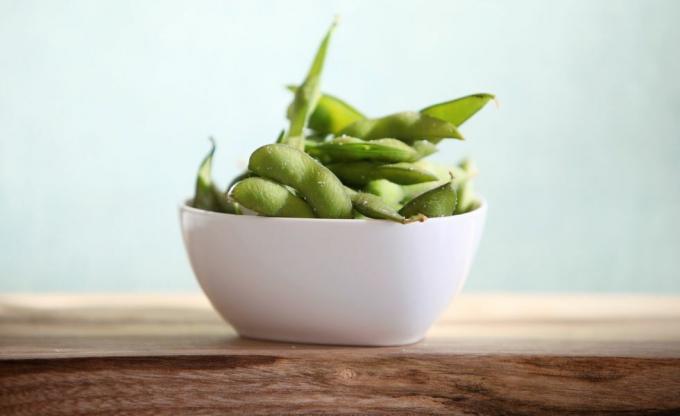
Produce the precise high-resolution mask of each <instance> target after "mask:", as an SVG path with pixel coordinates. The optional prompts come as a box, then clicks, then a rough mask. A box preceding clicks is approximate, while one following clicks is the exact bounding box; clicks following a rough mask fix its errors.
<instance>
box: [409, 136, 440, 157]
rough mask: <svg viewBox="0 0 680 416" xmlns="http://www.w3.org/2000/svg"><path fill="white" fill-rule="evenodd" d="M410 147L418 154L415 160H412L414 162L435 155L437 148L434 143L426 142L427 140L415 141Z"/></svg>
mask: <svg viewBox="0 0 680 416" xmlns="http://www.w3.org/2000/svg"><path fill="white" fill-rule="evenodd" d="M411 147H413V149H414V150H415V151H416V153H417V154H418V156H417V157H416V159H414V161H415V160H418V159H422V158H424V157H427V156H430V155H431V154H433V153H437V150H438V149H437V146H436V145H435V144H434V143H432V142H428V141H427V140H417V141H415V142H413V144H412V145H411Z"/></svg>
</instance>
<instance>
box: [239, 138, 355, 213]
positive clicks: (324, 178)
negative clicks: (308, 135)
mask: <svg viewBox="0 0 680 416" xmlns="http://www.w3.org/2000/svg"><path fill="white" fill-rule="evenodd" d="M248 169H250V170H251V171H253V172H255V173H256V174H257V175H259V176H262V177H265V178H268V179H272V180H274V181H276V182H278V183H280V184H282V185H286V186H290V187H291V188H293V189H295V190H296V191H297V192H298V194H299V196H301V197H302V198H303V199H304V200H305V201H306V202H307V203H308V204H309V205H310V206H311V207H312V209H313V210H314V213H315V214H316V215H317V216H318V217H321V218H351V216H352V201H351V200H350V198H349V196H348V195H347V194H346V193H345V189H344V186H343V185H342V183H341V182H340V180H339V179H338V178H337V177H336V176H335V175H334V174H333V172H331V171H330V170H328V168H326V167H325V166H323V165H322V164H320V163H319V162H317V161H316V160H315V159H314V158H313V157H311V156H309V155H308V154H306V153H305V152H303V151H301V150H298V149H296V148H294V147H291V146H288V145H285V144H268V145H265V146H262V147H260V148H259V149H257V150H255V151H254V152H253V154H252V155H250V161H249V163H248Z"/></svg>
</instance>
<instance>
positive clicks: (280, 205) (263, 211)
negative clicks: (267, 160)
mask: <svg viewBox="0 0 680 416" xmlns="http://www.w3.org/2000/svg"><path fill="white" fill-rule="evenodd" d="M229 197H230V198H232V199H233V200H234V201H236V202H238V203H239V205H241V206H242V207H244V208H248V209H250V210H252V211H255V212H257V213H258V214H260V215H264V216H267V217H292V218H314V211H312V208H311V207H310V206H309V205H308V204H307V203H306V202H305V201H304V200H303V199H302V198H299V197H297V196H295V195H293V194H292V193H291V192H290V191H289V190H288V188H286V187H285V186H283V185H279V184H278V183H276V182H272V181H270V180H269V179H264V178H258V177H251V178H246V179H243V180H242V181H240V182H237V183H236V184H235V185H234V186H233V187H232V188H231V190H230V191H229Z"/></svg>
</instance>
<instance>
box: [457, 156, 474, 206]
mask: <svg viewBox="0 0 680 416" xmlns="http://www.w3.org/2000/svg"><path fill="white" fill-rule="evenodd" d="M458 167H459V168H460V170H461V171H462V172H463V174H464V175H465V177H464V179H463V180H462V181H461V182H460V183H459V184H458V188H457V191H458V203H457V205H456V211H455V214H464V213H466V212H470V211H472V210H473V209H475V208H476V207H477V206H478V205H479V202H478V201H477V198H475V192H474V189H473V185H472V178H473V177H474V176H476V175H477V172H478V170H477V167H476V166H475V165H474V163H473V162H472V161H471V160H469V159H465V160H463V161H462V162H461V163H460V164H459V165H458Z"/></svg>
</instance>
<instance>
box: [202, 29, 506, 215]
mask: <svg viewBox="0 0 680 416" xmlns="http://www.w3.org/2000/svg"><path fill="white" fill-rule="evenodd" d="M335 26H336V24H335V23H333V24H332V25H331V27H330V29H329V30H328V32H327V33H326V35H325V37H324V38H323V40H322V42H321V45H320V46H319V49H318V51H317V53H316V56H315V57H314V61H313V62H312V65H311V68H310V69H309V72H308V74H307V76H306V78H305V79H304V81H303V82H302V83H301V84H300V85H298V86H289V87H288V88H289V90H290V91H291V92H292V93H293V94H294V98H293V101H292V103H291V104H290V106H289V107H288V111H287V116H288V120H289V122H290V124H289V126H288V129H287V130H284V131H282V132H281V134H280V135H279V137H278V139H277V140H276V142H275V143H272V144H267V145H264V146H262V147H260V148H258V149H257V150H255V151H254V152H253V153H252V154H251V156H250V160H249V163H248V170H247V171H246V172H244V173H242V174H241V175H239V176H238V177H236V178H235V179H234V180H233V181H232V183H231V184H229V186H228V187H227V189H226V191H223V190H221V189H219V188H218V187H217V186H216V185H215V183H214V182H213V179H212V174H211V169H212V159H213V154H214V152H215V143H214V141H212V148H211V150H210V153H209V154H208V155H207V156H206V158H205V159H204V160H203V162H202V163H201V166H200V168H199V172H198V179H197V181H196V194H195V197H194V199H193V206H194V207H196V208H200V209H205V210H210V211H217V212H223V213H228V214H256V215H262V216H268V217H298V218H375V219H383V220H390V221H396V222H400V223H404V224H405V223H410V222H414V221H424V220H425V219H427V218H428V217H444V216H450V215H457V214H463V213H466V212H469V211H471V210H474V209H475V208H477V207H478V206H479V200H478V199H477V198H476V197H475V194H474V191H473V189H472V178H473V177H474V176H475V175H476V174H477V170H476V168H475V167H474V165H473V164H472V162H470V161H469V160H465V161H463V162H461V163H460V164H458V165H456V166H450V167H449V166H443V165H438V164H435V163H432V162H429V161H426V160H424V158H425V157H426V156H429V155H431V154H433V153H435V152H436V151H437V144H438V143H439V142H440V141H441V140H443V139H457V140H462V139H463V136H462V135H461V134H460V132H459V130H458V128H459V127H460V126H461V125H462V124H463V123H464V122H465V121H466V120H468V119H469V118H470V117H472V116H473V115H474V114H475V113H477V112H478V111H479V110H480V109H482V107H484V106H485V105H486V104H487V103H488V102H489V101H490V100H493V99H494V96H493V95H491V94H473V95H469V96H466V97H462V98H458V99H455V100H451V101H447V102H443V103H440V104H435V105H432V106H430V107H426V108H424V109H422V110H420V111H406V112H401V113H396V114H390V115H387V116H383V117H377V118H370V117H366V116H365V115H364V114H363V113H361V112H360V111H358V110H357V109H355V108H354V107H352V106H351V105H349V104H347V103H346V102H345V101H343V100H341V99H339V98H336V97H334V96H332V95H327V94H322V93H321V92H320V89H319V82H320V78H321V73H322V70H323V66H324V60H325V57H326V51H327V49H328V43H329V41H330V39H331V36H332V34H333V31H334V30H335Z"/></svg>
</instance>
